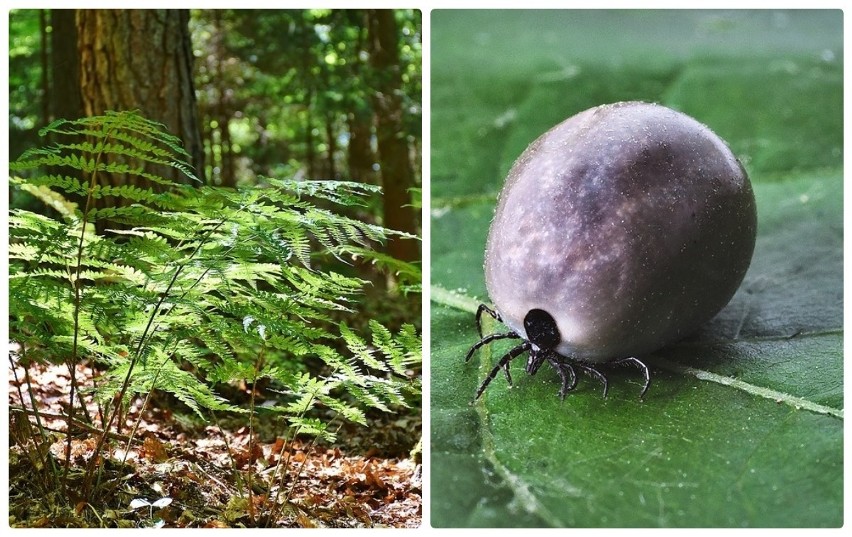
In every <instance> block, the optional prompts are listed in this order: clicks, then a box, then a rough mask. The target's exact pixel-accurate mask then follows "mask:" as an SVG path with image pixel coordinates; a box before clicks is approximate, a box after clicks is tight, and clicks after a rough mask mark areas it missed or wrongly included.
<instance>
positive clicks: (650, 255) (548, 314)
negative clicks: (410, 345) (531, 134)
mask: <svg viewBox="0 0 852 537" xmlns="http://www.w3.org/2000/svg"><path fill="white" fill-rule="evenodd" d="M756 229H757V212H756V207H755V201H754V194H753V192H752V188H751V183H750V182H749V179H748V176H747V174H746V172H745V170H744V169H743V167H742V165H741V164H740V162H739V161H738V160H737V159H736V157H734V155H733V154H732V153H731V151H730V149H729V148H728V147H727V145H725V143H724V142H723V141H722V140H721V139H720V138H719V137H718V136H716V135H715V134H714V133H713V132H712V131H710V130H709V129H708V128H707V127H705V126H704V125H702V124H701V123H699V122H697V121H696V120H694V119H692V118H690V117H689V116H686V115H684V114H682V113H680V112H676V111H674V110H671V109H668V108H665V107H663V106H659V105H655V104H647V103H641V102H624V103H616V104H611V105H603V106H598V107H596V108H592V109H589V110H586V111H584V112H581V113H579V114H577V115H575V116H572V117H570V118H568V119H567V120H565V121H564V122H562V123H560V124H559V125H557V126H555V127H554V128H552V129H551V130H549V131H548V132H546V133H545V134H544V135H542V136H541V137H539V138H538V139H537V140H535V141H534V142H533V143H532V144H531V145H530V146H529V147H528V148H527V149H526V151H524V152H523V154H522V155H521V156H520V157H519V158H518V160H517V161H516V162H515V164H514V166H513V167H512V169H511V171H510V172H509V176H508V177H507V179H506V183H505V185H504V187H503V190H502V192H501V193H500V199H499V203H498V206H497V209H496V211H495V215H494V219H493V221H492V223H491V228H490V231H489V234H488V243H487V247H486V253H485V278H486V286H487V288H488V294H489V296H490V298H491V300H492V301H493V303H494V309H492V308H489V307H488V306H486V305H484V304H482V305H480V307H479V309H478V310H477V313H476V324H477V329H478V331H479V335H480V338H481V339H480V341H478V342H477V343H476V344H474V345H473V347H471V349H470V351H469V352H468V353H467V356H466V358H465V360H466V361H468V360H470V359H471V357H472V356H473V354H474V352H475V351H476V350H477V349H479V348H481V347H482V346H484V345H487V344H489V343H491V342H493V341H496V340H500V339H520V340H521V343H520V344H519V345H517V346H515V347H513V348H512V349H511V350H509V351H508V352H507V353H506V354H505V355H503V356H502V357H501V358H500V359H499V360H498V361H497V363H496V364H495V365H494V367H493V368H492V370H491V371H490V373H489V375H488V376H487V377H486V379H485V380H484V381H483V382H482V384H481V385H480V387H479V389H478V390H477V392H476V398H479V397H480V396H481V395H482V394H483V392H484V391H485V389H486V388H487V387H488V385H489V384H490V383H491V381H492V380H493V379H494V378H495V377H496V375H497V374H498V373H499V371H500V370H501V369H502V370H503V371H504V372H505V374H506V379H507V381H508V382H509V384H510V385H511V383H512V380H511V375H510V373H509V364H510V363H511V361H512V360H514V359H515V358H517V357H519V356H521V355H522V354H524V353H527V355H528V358H527V363H526V367H525V370H526V372H527V373H528V374H530V375H534V374H535V373H536V372H537V371H538V370H539V368H540V367H541V366H542V364H544V362H548V363H549V364H550V365H551V366H552V367H554V368H555V369H556V372H557V373H558V375H559V377H560V379H561V381H562V387H561V388H560V390H559V395H560V396H561V397H563V398H564V397H565V395H566V394H567V393H568V392H570V391H571V390H573V389H574V388H575V387H576V386H577V376H578V375H577V373H578V370H579V371H580V372H583V373H586V374H587V375H589V376H591V377H594V378H596V379H598V380H599V381H600V382H601V383H603V387H604V390H603V391H604V396H606V393H607V388H608V384H607V379H606V376H605V375H604V374H603V373H602V372H601V371H600V369H599V367H600V366H601V365H603V364H616V365H633V366H636V367H638V368H639V369H640V370H641V371H642V374H643V376H644V385H643V388H642V392H641V396H642V397H644V395H645V393H646V392H647V390H648V387H649V385H650V373H649V370H648V367H647V366H646V365H645V364H644V363H643V362H642V360H640V357H643V356H645V355H647V354H649V353H651V352H653V351H655V350H657V349H659V348H661V347H663V346H665V345H667V344H669V343H672V342H674V341H677V340H679V339H681V338H683V337H684V336H687V335H689V334H690V333H691V332H693V331H694V330H696V329H697V328H698V327H699V326H700V325H701V324H703V323H705V322H706V321H708V320H709V319H711V318H712V317H713V316H714V315H716V314H717V313H718V312H719V311H720V310H721V309H722V308H723V307H724V306H725V305H726V304H727V303H728V301H729V300H730V299H731V297H732V296H733V295H734V293H735V292H736V290H737V288H738V287H739V285H740V283H741V282H742V280H743V277H744V276H745V273H746V270H747V269H748V266H749V264H750V262H751V257H752V253H753V251H754V244H755V234H756ZM483 313H486V314H488V315H490V316H491V317H494V318H495V319H496V320H498V321H500V322H502V323H503V324H505V325H506V326H507V327H508V328H509V331H508V332H504V333H496V334H490V335H487V336H483V333H482V325H481V320H482V315H483Z"/></svg>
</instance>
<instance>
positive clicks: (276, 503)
mask: <svg viewBox="0 0 852 537" xmlns="http://www.w3.org/2000/svg"><path fill="white" fill-rule="evenodd" d="M338 369H339V368H338V367H335V368H334V369H333V370H332V372H331V375H329V376H334V374H335V373H337V370H338ZM318 391H319V389H315V390H314V391H313V393H311V397H310V399H308V401H307V402H306V403H305V408H303V409H302V411H301V412H299V413H298V414H297V416H298V417H299V418H304V417H305V414H307V412H308V410H309V409H310V408H311V407H312V406H313V402H314V400H316V394H317V392H318ZM335 418H337V416H335ZM301 429H302V426H301V425H299V426H297V427H296V428H295V429H294V430H293V436H292V437H291V438H290V440H289V442H284V445H283V446H281V451H280V452H279V454H278V464H276V466H275V471H274V472H272V478H271V481H272V482H273V483H274V482H275V476H276V475H278V470H279V469H280V468H281V461H282V459H283V455H284V450H285V449H286V447H287V444H290V445H291V446H292V444H293V442H294V441H295V440H296V436H297V435H298V434H299V432H300V431H301ZM319 435H320V433H317V434H316V436H315V437H314V440H312V441H311V443H310V444H309V447H310V446H312V445H313V443H314V442H315V441H316V438H319ZM285 438H286V435H285ZM292 454H293V450H292V448H291V449H290V450H289V451H288V452H287V460H286V462H285V463H284V468H283V469H282V470H281V477H280V478H279V479H280V480H281V481H280V483H279V484H278V489H277V490H276V491H275V500H274V501H273V502H272V506H271V508H270V516H269V520H270V521H272V520H274V519H275V517H277V516H278V510H279V509H280V507H279V506H280V504H279V500H280V498H281V490H282V489H283V488H284V480H285V479H286V477H287V469H288V468H289V467H290V457H291V456H292ZM305 460H307V456H306V457H305V459H304V460H302V466H301V467H300V469H299V472H301V468H302V467H304V465H305ZM299 472H297V473H296V477H298V476H299ZM295 483H296V479H295V478H294V479H293V483H292V484H291V485H290V490H289V491H288V492H287V495H286V496H285V497H284V503H287V502H288V501H290V496H291V495H292V493H293V487H294V486H295Z"/></svg>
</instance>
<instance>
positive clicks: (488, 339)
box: [464, 332, 521, 362]
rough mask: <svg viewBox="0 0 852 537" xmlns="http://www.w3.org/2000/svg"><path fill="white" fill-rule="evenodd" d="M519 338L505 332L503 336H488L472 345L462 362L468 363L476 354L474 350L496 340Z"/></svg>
mask: <svg viewBox="0 0 852 537" xmlns="http://www.w3.org/2000/svg"><path fill="white" fill-rule="evenodd" d="M520 337H521V336H519V335H518V334H516V333H514V332H506V333H505V334H489V335H487V336H485V337H484V338H482V339H480V340H479V341H477V342H476V343H474V344H473V347H471V348H470V350H469V351H467V356H465V357H464V361H465V362H469V361H470V358H471V357H472V356H473V353H474V352H476V349H478V348H480V347H483V346H485V345H488V344H489V343H491V342H492V341H496V340H498V339H518V338H520Z"/></svg>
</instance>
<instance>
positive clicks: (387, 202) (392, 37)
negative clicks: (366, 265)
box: [367, 9, 420, 261]
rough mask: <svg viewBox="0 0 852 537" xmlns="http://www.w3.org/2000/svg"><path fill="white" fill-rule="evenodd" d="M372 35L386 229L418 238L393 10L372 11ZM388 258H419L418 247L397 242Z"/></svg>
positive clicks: (409, 241) (408, 241)
mask: <svg viewBox="0 0 852 537" xmlns="http://www.w3.org/2000/svg"><path fill="white" fill-rule="evenodd" d="M367 18H368V32H369V44H370V65H371V67H372V71H373V73H372V76H373V77H374V80H375V81H376V85H375V87H374V93H373V108H374V110H375V113H376V138H377V141H378V149H379V163H380V166H381V177H382V186H383V189H384V198H383V199H384V216H385V219H384V225H385V226H386V227H389V228H391V229H395V230H398V231H405V232H408V233H411V234H417V230H418V227H419V226H418V223H417V222H418V219H417V213H416V211H415V210H414V208H413V207H412V206H411V194H410V193H409V189H410V188H412V187H413V186H414V172H413V171H412V169H411V163H410V162H409V159H408V142H407V141H406V136H405V125H404V121H403V108H402V99H401V97H400V94H401V89H402V76H401V73H400V60H399V49H398V47H399V34H398V29H397V24H396V19H395V18H394V13H393V11H389V10H373V9H371V10H369V12H368V17H367ZM388 253H390V254H391V255H392V256H393V257H396V258H397V259H402V260H405V261H417V260H419V259H420V248H419V243H418V242H417V241H415V240H413V239H402V238H395V239H393V240H391V241H390V242H389V244H388Z"/></svg>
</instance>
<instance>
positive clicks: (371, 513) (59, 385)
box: [9, 366, 422, 528]
mask: <svg viewBox="0 0 852 537" xmlns="http://www.w3.org/2000/svg"><path fill="white" fill-rule="evenodd" d="M29 374H30V385H31V386H32V387H33V394H32V396H33V398H34V400H35V401H36V402H37V404H38V405H39V414H40V421H41V426H42V427H43V429H44V430H45V432H46V433H47V438H48V441H47V442H43V441H42V440H41V434H40V432H39V429H38V426H37V423H36V419H35V416H34V415H33V412H32V411H31V410H29V409H31V404H30V395H29V394H28V393H27V384H26V382H25V381H24V371H23V369H21V368H17V369H16V370H14V371H13V370H12V369H11V368H10V369H9V377H10V378H9V403H10V413H9V419H10V423H9V431H10V448H9V449H10V452H9V525H10V526H12V527H143V526H164V527H406V528H413V527H418V526H419V525H420V523H421V515H422V498H421V496H422V489H421V466H420V458H419V457H420V456H419V453H412V449H413V448H414V447H415V446H416V445H417V442H418V440H419V439H420V431H421V416H420V414H419V409H413V412H410V413H409V414H387V413H375V414H369V415H368V419H369V426H368V427H361V426H357V425H353V424H344V425H343V426H342V427H341V429H340V430H339V431H338V434H337V438H338V441H337V442H336V443H335V444H334V445H323V444H320V443H313V442H311V441H310V439H304V440H301V439H298V438H297V439H296V440H295V441H292V442H288V441H285V439H284V438H282V436H281V435H283V433H281V432H280V431H279V434H276V425H275V424H274V423H270V422H264V421H260V422H259V423H257V422H256V424H255V426H254V428H253V430H251V431H250V429H249V426H248V420H247V418H245V417H244V416H238V417H237V418H233V417H231V418H225V417H222V418H221V420H220V421H219V423H205V422H203V421H202V420H201V419H200V418H198V417H197V416H196V415H194V414H193V413H192V412H191V411H189V410H187V409H186V408H185V407H182V406H181V405H180V404H179V403H177V402H176V401H174V400H173V399H167V398H162V399H154V400H153V401H149V403H148V405H147V408H146V410H145V411H144V413H143V415H142V416H141V420H139V418H140V409H141V406H142V400H141V398H140V399H139V400H137V401H134V402H133V403H132V404H131V408H130V410H129V411H128V412H127V413H126V415H125V417H124V419H123V426H122V428H121V431H120V432H118V433H116V434H115V435H112V436H110V437H109V438H110V440H111V442H109V443H108V444H110V445H111V448H110V450H109V451H110V453H111V456H110V457H104V456H103V455H102V456H101V457H102V459H99V460H98V466H99V467H100V470H101V473H100V479H99V481H98V488H97V489H96V490H97V494H94V495H90V499H89V500H85V499H83V497H82V490H83V488H84V478H83V475H84V472H85V470H86V467H87V465H88V464H89V461H90V459H91V457H92V455H93V453H94V451H95V448H96V445H97V443H98V439H99V434H98V433H97V432H96V431H97V430H96V429H95V428H94V427H92V426H91V425H88V424H86V423H85V422H84V418H83V416H81V415H80V414H81V411H80V410H79V409H78V411H77V416H78V418H79V419H80V421H81V425H80V426H79V428H75V429H76V430H77V434H75V436H74V437H72V442H71V452H70V453H71V455H70V458H69V461H70V465H69V468H68V475H67V480H64V482H65V483H67V487H66V489H65V490H62V489H63V487H61V486H59V485H58V484H59V483H61V482H62V481H63V477H62V475H63V473H64V472H65V460H66V457H65V454H66V451H67V439H66V436H65V434H64V431H65V429H66V426H67V421H66V418H65V409H66V408H67V404H68V395H67V394H68V393H69V388H70V376H69V374H68V370H67V369H66V368H64V367H59V366H49V367H39V368H31V369H30V371H29ZM91 377H92V371H91V370H90V369H88V368H86V367H82V366H81V367H80V368H79V369H78V376H77V378H78V379H81V380H82V379H86V380H89V379H91ZM16 379H17V380H16ZM88 385H91V384H88ZM19 388H20V391H19ZM21 392H23V394H24V397H25V398H26V399H27V401H26V404H22V402H21V397H20V393H21ZM23 408H26V409H28V410H27V411H24V410H22V409H23ZM88 412H89V414H90V415H91V416H93V419H94V422H95V423H96V424H97V423H98V420H97V417H96V415H97V409H96V408H93V407H89V408H88ZM137 421H139V426H138V429H137V431H136V433H135V436H134V442H133V446H132V447H131V448H130V449H129V450H127V452H125V451H124V450H125V449H126V446H127V440H128V439H129V437H130V434H131V431H132V429H133V426H134V424H135V423H136V422H137ZM277 428H279V429H280V426H278V427H277ZM112 430H113V431H114V430H115V427H113V428H112ZM252 437H253V438H254V442H251V441H250V438H252ZM104 453H107V450H106V449H105V450H104ZM279 462H280V463H281V464H280V465H279ZM51 466H52V467H54V468H55V470H50V467H51ZM279 466H281V467H283V468H287V471H286V478H285V482H284V485H283V487H279V486H278V483H279V482H280V479H276V480H275V481H276V482H275V484H272V483H271V482H272V481H273V479H272V476H273V474H274V473H275V471H276V468H278V467H279ZM54 471H55V472H56V473H55V474H54ZM278 475H280V474H278ZM279 488H280V493H279V492H278V490H279ZM93 497H97V500H92V499H91V498H93ZM273 506H274V507H273Z"/></svg>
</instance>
